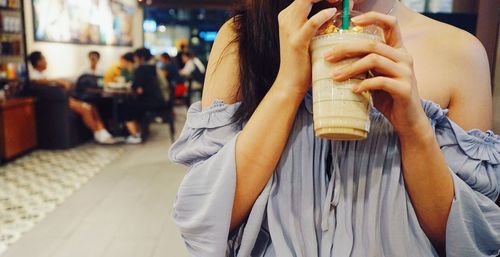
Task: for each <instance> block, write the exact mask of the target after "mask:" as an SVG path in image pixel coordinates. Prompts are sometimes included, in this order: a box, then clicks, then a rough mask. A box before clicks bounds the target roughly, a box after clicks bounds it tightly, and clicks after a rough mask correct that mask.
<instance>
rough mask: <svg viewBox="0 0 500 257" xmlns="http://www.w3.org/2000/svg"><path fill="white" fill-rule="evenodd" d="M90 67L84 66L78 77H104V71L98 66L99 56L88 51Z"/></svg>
mask: <svg viewBox="0 0 500 257" xmlns="http://www.w3.org/2000/svg"><path fill="white" fill-rule="evenodd" d="M88 58H89V64H90V66H85V67H83V69H82V70H81V71H80V75H85V74H88V75H94V76H98V77H102V76H104V70H103V69H102V68H101V66H99V60H100V59H101V54H100V53H99V52H97V51H90V52H89V54H88Z"/></svg>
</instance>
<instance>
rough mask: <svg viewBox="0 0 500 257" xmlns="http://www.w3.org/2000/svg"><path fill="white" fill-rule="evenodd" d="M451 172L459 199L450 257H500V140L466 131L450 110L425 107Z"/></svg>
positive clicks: (449, 244)
mask: <svg viewBox="0 0 500 257" xmlns="http://www.w3.org/2000/svg"><path fill="white" fill-rule="evenodd" d="M422 104H423V107H424V110H425V111H426V113H427V115H428V117H429V118H430V120H431V122H432V125H433V127H434V130H435V133H436V138H437V141H438V143H439V145H440V147H441V151H442V152H443V154H444V156H445V158H446V160H447V163H448V166H449V168H450V170H451V171H452V172H451V173H452V176H453V182H454V187H455V198H454V200H453V203H452V207H451V210H450V215H449V218H448V224H447V230H446V252H447V256H464V257H468V256H475V257H476V256H477V257H480V256H497V255H498V254H499V253H500V251H499V250H500V208H499V207H498V206H497V205H496V204H495V200H496V199H497V198H498V195H499V192H500V137H499V136H498V135H495V134H494V133H493V132H491V131H488V132H482V131H479V130H472V131H468V132H467V131H464V130H463V129H462V128H461V127H460V126H458V125H457V124H456V123H454V122H453V121H451V120H450V119H448V117H447V110H444V109H441V108H440V107H439V106H438V105H436V104H434V103H432V102H429V101H423V102H422Z"/></svg>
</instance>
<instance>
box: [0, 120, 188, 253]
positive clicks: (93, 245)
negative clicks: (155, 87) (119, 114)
mask: <svg viewBox="0 0 500 257" xmlns="http://www.w3.org/2000/svg"><path fill="white" fill-rule="evenodd" d="M169 141H170V140H169V136H168V133H167V127H166V126H164V125H161V126H160V125H155V127H154V130H153V135H152V138H151V140H149V141H148V142H147V143H146V144H144V145H140V146H127V147H126V152H125V153H124V154H123V155H122V156H121V157H120V158H119V159H117V160H115V161H114V162H113V163H112V164H110V165H109V166H107V167H106V168H105V169H104V170H103V171H102V172H101V174H99V175H97V176H96V177H94V178H93V179H92V180H91V181H89V183H88V184H86V185H85V186H83V187H82V188H81V189H80V190H79V191H77V192H76V193H75V194H74V195H73V196H71V197H70V198H69V199H68V200H66V202H64V203H63V204H62V205H61V206H59V207H58V208H57V209H56V210H55V211H54V212H52V213H50V214H48V216H47V218H45V219H44V220H42V221H41V222H40V223H38V224H36V225H35V228H34V229H33V230H31V231H29V232H27V233H26V234H25V235H24V236H23V237H22V238H21V240H19V241H18V242H16V243H15V244H14V245H12V246H11V247H10V248H9V249H8V250H7V251H6V252H5V253H4V254H3V255H2V256H1V257H166V256H175V257H184V256H188V255H187V252H186V250H185V247H184V243H183V242H182V239H181V238H180V235H179V232H178V231H177V229H176V227H175V225H174V224H173V222H172V219H171V210H172V204H173V201H174V198H175V194H176V191H177V187H178V185H179V183H180V181H181V179H182V177H183V175H184V174H185V168H184V167H181V166H177V165H174V164H172V163H170V162H169V161H168V158H167V150H168V147H169V146H170V143H169Z"/></svg>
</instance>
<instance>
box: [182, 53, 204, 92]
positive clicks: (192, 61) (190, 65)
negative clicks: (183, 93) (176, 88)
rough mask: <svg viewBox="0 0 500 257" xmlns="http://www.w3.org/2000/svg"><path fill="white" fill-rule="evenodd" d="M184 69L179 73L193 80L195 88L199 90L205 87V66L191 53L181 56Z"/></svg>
mask: <svg viewBox="0 0 500 257" xmlns="http://www.w3.org/2000/svg"><path fill="white" fill-rule="evenodd" d="M181 59H182V62H183V63H184V67H183V68H182V69H181V70H180V71H179V73H180V74H181V75H182V76H184V77H187V78H189V79H192V80H193V88H195V89H199V88H201V87H203V81H204V77H205V65H204V64H203V63H202V62H201V61H200V59H198V57H196V56H194V55H193V54H192V53H190V52H183V53H182V55H181Z"/></svg>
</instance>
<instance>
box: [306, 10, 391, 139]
mask: <svg viewBox="0 0 500 257" xmlns="http://www.w3.org/2000/svg"><path fill="white" fill-rule="evenodd" d="M338 16H340V14H338ZM382 38H383V36H382V31H381V30H380V28H378V27H374V26H372V27H366V28H361V27H353V26H350V27H349V29H347V30H342V29H341V26H339V19H338V17H336V18H334V20H333V21H332V22H330V24H326V25H325V26H323V28H322V29H321V30H320V34H319V35H318V36H316V37H315V38H314V39H313V40H312V41H311V48H310V49H311V58H312V60H311V61H312V85H313V116H314V130H315V133H316V136H318V137H321V138H325V139H331V140H361V139H365V138H366V137H367V136H368V132H369V130H370V117H369V113H370V108H371V106H372V100H371V96H370V93H368V92H364V93H361V94H356V93H354V92H353V91H352V87H353V86H354V85H356V84H358V83H360V82H361V81H362V80H363V79H365V78H366V77H367V75H366V74H363V75H359V76H357V77H355V78H351V79H349V80H347V81H344V82H337V81H334V80H333V79H332V73H333V72H334V71H335V70H339V69H342V68H344V67H346V66H349V65H351V64H352V63H354V62H355V61H357V60H359V58H349V59H344V60H342V61H340V62H337V63H331V62H329V61H327V60H325V54H326V53H327V52H330V51H332V49H333V48H334V47H335V45H336V44H339V43H346V42H347V43H349V42H352V41H357V40H374V41H382V40H383V39H382Z"/></svg>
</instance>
